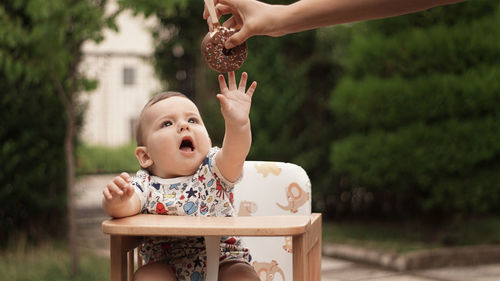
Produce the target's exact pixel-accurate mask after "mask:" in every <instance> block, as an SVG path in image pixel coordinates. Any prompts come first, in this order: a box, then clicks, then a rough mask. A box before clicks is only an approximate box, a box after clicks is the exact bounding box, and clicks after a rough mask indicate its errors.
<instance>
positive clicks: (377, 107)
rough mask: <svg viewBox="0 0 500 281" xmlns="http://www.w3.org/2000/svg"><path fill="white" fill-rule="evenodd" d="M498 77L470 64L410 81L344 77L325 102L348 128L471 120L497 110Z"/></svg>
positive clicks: (498, 70)
mask: <svg viewBox="0 0 500 281" xmlns="http://www.w3.org/2000/svg"><path fill="white" fill-rule="evenodd" d="M499 49H500V48H499ZM499 77H500V67H498V66H497V65H494V66H491V65H484V66H480V67H477V68H471V69H469V70H467V71H466V72H464V73H463V74H460V75H457V74H448V73H436V74H431V75H427V76H424V77H422V76H420V77H417V78H413V79H404V78H402V77H400V76H395V77H391V78H386V79H382V78H377V77H374V76H367V77H364V78H363V79H360V80H354V79H352V78H351V77H348V78H346V79H344V80H342V81H341V83H340V84H339V85H338V86H337V89H336V91H335V96H334V98H332V99H331V104H330V106H331V109H332V110H333V112H334V113H335V117H336V118H337V119H338V120H341V122H342V123H343V124H344V126H346V127H348V128H349V130H351V131H360V130H369V129H372V128H384V129H388V130H389V129H394V128H397V127H399V126H404V125H406V124H408V123H411V122H416V121H422V122H433V121H436V120H441V119H444V118H450V117H455V118H470V117H472V116H481V115H484V114H488V113H493V112H498V110H500V104H499V103H496V102H492V101H500V79H499Z"/></svg>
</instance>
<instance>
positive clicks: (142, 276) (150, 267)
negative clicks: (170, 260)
mask: <svg viewBox="0 0 500 281" xmlns="http://www.w3.org/2000/svg"><path fill="white" fill-rule="evenodd" d="M134 281H177V278H176V277H175V272H174V269H173V268H172V267H171V266H170V265H168V264H165V263H162V262H155V263H151V264H146V265H144V266H142V267H141V268H139V269H138V270H137V271H136V272H135V274H134Z"/></svg>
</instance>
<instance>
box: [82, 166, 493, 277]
mask: <svg viewBox="0 0 500 281" xmlns="http://www.w3.org/2000/svg"><path fill="white" fill-rule="evenodd" d="M111 178H112V176H111V177H110V176H107V175H104V176H92V177H85V178H84V179H80V180H78V181H77V186H76V191H77V196H78V197H77V209H78V210H77V221H78V230H79V231H78V233H79V238H80V239H79V241H80V245H81V247H82V248H88V249H90V250H92V251H95V252H97V253H99V254H102V255H108V254H109V250H108V249H109V241H108V237H107V236H106V235H104V234H103V233H102V232H101V226H100V225H101V222H102V221H103V220H104V219H106V218H107V216H106V215H105V214H104V212H103V211H102V209H101V207H100V204H101V198H102V194H101V191H102V188H103V187H104V185H105V184H106V182H107V181H109V180H110V179H111ZM321 268H322V278H321V279H322V281H368V280H370V281H500V264H488V265H479V266H463V267H447V268H438V269H428V270H416V271H405V272H399V271H393V270H387V269H383V268H380V267H376V266H370V265H367V264H363V263H359V262H350V261H346V260H340V259H334V258H331V257H326V256H324V257H323V259H322V263H321ZM275 281H279V280H275Z"/></svg>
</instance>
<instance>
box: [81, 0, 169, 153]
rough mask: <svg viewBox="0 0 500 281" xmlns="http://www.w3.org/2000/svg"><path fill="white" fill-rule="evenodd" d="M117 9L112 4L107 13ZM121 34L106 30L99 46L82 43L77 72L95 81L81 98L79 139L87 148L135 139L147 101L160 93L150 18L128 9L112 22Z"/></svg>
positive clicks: (152, 21) (111, 2) (114, 4)
mask: <svg viewBox="0 0 500 281" xmlns="http://www.w3.org/2000/svg"><path fill="white" fill-rule="evenodd" d="M116 9H117V5H116V2H115V1H110V2H109V4H108V7H107V10H108V12H112V11H114V10H116ZM116 24H117V26H118V27H119V31H118V32H115V31H112V30H106V31H105V32H104V38H105V39H104V41H102V42H101V43H99V44H95V43H93V42H86V43H85V44H84V46H83V53H84V59H83V61H82V64H81V67H80V70H81V71H82V72H83V73H85V75H86V76H87V77H89V78H93V79H97V80H98V81H99V85H98V88H97V89H96V90H95V91H92V92H90V93H84V94H82V99H83V101H84V102H85V103H87V105H88V108H87V110H86V113H85V120H84V126H83V130H82V134H81V139H82V140H83V141H84V142H85V143H86V144H91V145H107V146H118V145H122V144H126V143H129V142H131V141H133V140H134V139H135V132H134V131H135V130H134V128H135V124H136V122H137V117H138V115H139V113H140V111H141V109H142V107H143V106H144V104H145V103H146V102H147V100H148V99H149V97H150V96H151V95H152V94H154V93H156V92H158V91H159V90H161V84H160V82H159V81H158V79H157V78H156V76H155V73H154V69H153V66H152V64H151V59H152V55H153V52H154V44H153V38H152V36H151V32H150V28H151V27H152V26H153V25H154V24H155V20H154V19H150V18H148V19H145V18H144V17H142V16H133V14H132V13H131V12H130V11H129V10H126V11H124V12H122V13H121V14H120V15H119V16H118V18H117V19H116Z"/></svg>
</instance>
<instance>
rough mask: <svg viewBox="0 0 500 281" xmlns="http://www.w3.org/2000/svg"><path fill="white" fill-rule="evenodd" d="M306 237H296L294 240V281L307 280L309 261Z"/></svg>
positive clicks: (302, 235) (301, 235) (303, 235)
mask: <svg viewBox="0 0 500 281" xmlns="http://www.w3.org/2000/svg"><path fill="white" fill-rule="evenodd" d="M305 236H306V235H305V234H300V235H295V236H293V238H292V248H293V280H307V277H308V272H307V268H308V264H307V262H308V259H307V244H306V242H307V241H306V237H305Z"/></svg>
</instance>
